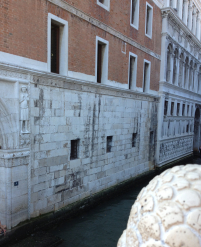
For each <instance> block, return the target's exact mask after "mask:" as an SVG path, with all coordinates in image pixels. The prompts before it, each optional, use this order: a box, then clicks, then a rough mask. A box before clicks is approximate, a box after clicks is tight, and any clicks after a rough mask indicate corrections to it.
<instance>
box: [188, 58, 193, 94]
mask: <svg viewBox="0 0 201 247" xmlns="http://www.w3.org/2000/svg"><path fill="white" fill-rule="evenodd" d="M187 80H188V79H187ZM187 88H188V89H192V88H193V61H192V60H191V61H190V69H189V83H188V84H187Z"/></svg>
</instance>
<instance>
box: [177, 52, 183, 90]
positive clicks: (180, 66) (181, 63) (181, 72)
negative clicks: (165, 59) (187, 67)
mask: <svg viewBox="0 0 201 247" xmlns="http://www.w3.org/2000/svg"><path fill="white" fill-rule="evenodd" d="M183 62H184V54H183V53H181V55H180V63H179V82H178V84H179V87H182V79H183Z"/></svg>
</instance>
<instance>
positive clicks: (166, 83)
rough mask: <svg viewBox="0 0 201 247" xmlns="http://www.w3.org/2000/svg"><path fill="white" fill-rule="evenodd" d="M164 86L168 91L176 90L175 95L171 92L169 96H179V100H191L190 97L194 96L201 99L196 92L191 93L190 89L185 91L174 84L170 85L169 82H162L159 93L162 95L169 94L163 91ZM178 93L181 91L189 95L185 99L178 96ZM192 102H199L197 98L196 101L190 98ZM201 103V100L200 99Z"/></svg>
mask: <svg viewBox="0 0 201 247" xmlns="http://www.w3.org/2000/svg"><path fill="white" fill-rule="evenodd" d="M162 86H163V87H164V88H167V89H173V90H176V92H175V93H170V92H168V94H169V96H175V95H177V98H182V99H189V96H192V97H195V96H196V97H199V98H200V94H198V93H195V92H192V91H189V90H188V89H185V88H181V87H179V86H176V85H174V84H170V83H168V82H166V81H160V82H159V91H160V95H162V94H166V93H167V92H166V91H165V90H164V88H163V89H162V90H161V87H162ZM178 91H179V92H183V93H185V94H186V95H188V96H186V97H184V96H181V95H178ZM190 100H191V101H194V102H197V101H198V99H197V98H196V99H192V98H190ZM200 101H201V98H200Z"/></svg>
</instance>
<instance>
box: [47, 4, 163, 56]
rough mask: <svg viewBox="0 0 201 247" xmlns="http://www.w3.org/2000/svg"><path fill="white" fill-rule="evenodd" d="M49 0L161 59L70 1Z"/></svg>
mask: <svg viewBox="0 0 201 247" xmlns="http://www.w3.org/2000/svg"><path fill="white" fill-rule="evenodd" d="M48 2H50V3H52V4H54V5H56V6H58V7H60V8H62V9H65V10H66V11H68V12H69V13H71V14H73V15H75V16H77V17H79V18H81V19H83V20H85V21H87V22H89V23H90V24H92V25H94V26H96V27H98V28H100V29H102V30H104V31H105V32H107V33H109V34H111V35H113V36H115V37H117V38H119V39H121V40H122V41H124V42H126V43H128V44H130V45H132V46H134V47H136V48H138V49H139V50H141V51H143V52H145V53H147V54H149V55H151V56H152V57H155V58H157V59H159V60H160V59H161V56H160V55H159V54H157V53H155V52H153V51H152V50H150V49H148V48H146V47H145V46H142V45H141V44H139V43H137V42H136V41H134V40H133V39H131V38H129V37H127V36H125V35H123V34H122V33H120V32H119V31H117V30H115V29H114V28H112V27H110V26H108V25H106V24H105V23H103V22H101V21H99V20H97V19H95V18H93V17H92V16H90V15H88V14H86V13H84V12H83V11H81V10H79V9H77V8H75V7H74V6H72V5H70V4H69V3H67V2H65V1H64V0H48Z"/></svg>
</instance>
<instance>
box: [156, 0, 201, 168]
mask: <svg viewBox="0 0 201 247" xmlns="http://www.w3.org/2000/svg"><path fill="white" fill-rule="evenodd" d="M200 11H201V9H200V2H199V1H195V2H193V1H185V0H184V1H180V0H177V1H176V0H173V1H166V2H165V3H164V6H163V8H162V10H161V12H162V36H161V70H160V72H161V73H160V83H159V84H160V86H159V95H160V97H161V99H160V104H159V112H158V143H157V154H156V160H157V165H158V166H162V165H164V164H166V163H167V162H171V161H174V160H175V159H179V158H182V157H184V156H186V155H188V154H191V153H192V150H194V151H198V150H199V146H200V145H201V143H200V106H201V97H200V93H201V62H200V59H201V53H200V48H201V43H200V40H201V37H200V16H201V14H200Z"/></svg>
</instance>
